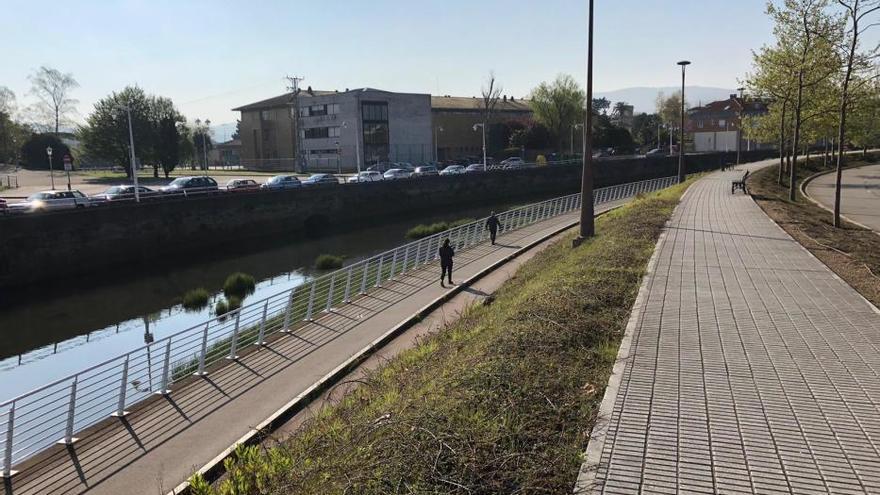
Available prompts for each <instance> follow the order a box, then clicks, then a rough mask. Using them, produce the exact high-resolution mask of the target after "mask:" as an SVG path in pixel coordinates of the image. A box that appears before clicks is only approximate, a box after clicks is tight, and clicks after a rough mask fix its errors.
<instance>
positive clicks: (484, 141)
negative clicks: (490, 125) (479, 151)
mask: <svg viewBox="0 0 880 495" xmlns="http://www.w3.org/2000/svg"><path fill="white" fill-rule="evenodd" d="M478 127H480V128H482V129H483V170H485V169H486V124H484V123H479V124H474V132H476V130H477V128H478Z"/></svg>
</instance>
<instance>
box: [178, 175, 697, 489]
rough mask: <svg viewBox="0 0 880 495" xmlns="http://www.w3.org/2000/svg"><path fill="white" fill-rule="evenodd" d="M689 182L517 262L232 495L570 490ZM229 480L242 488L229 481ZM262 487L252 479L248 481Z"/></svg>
mask: <svg viewBox="0 0 880 495" xmlns="http://www.w3.org/2000/svg"><path fill="white" fill-rule="evenodd" d="M684 188H685V186H675V187H673V188H671V189H668V190H666V191H663V192H661V193H659V194H652V195H647V196H646V197H644V198H641V199H639V200H637V201H635V202H634V203H632V204H630V205H628V206H625V207H623V208H621V209H618V210H616V211H614V212H612V213H609V214H608V215H605V216H603V217H602V218H600V219H599V220H598V222H597V236H596V237H595V238H593V239H591V240H590V241H588V242H586V243H584V244H583V245H581V246H580V247H579V248H577V249H572V248H571V247H570V246H571V243H570V241H571V237H569V238H566V239H564V240H562V241H560V242H558V243H556V244H554V245H553V246H551V247H550V248H548V249H547V250H545V251H543V252H542V253H540V254H538V255H537V256H535V257H534V258H533V259H532V260H530V261H529V262H527V263H526V264H524V265H523V266H522V267H521V268H520V269H519V271H518V272H517V274H516V276H515V277H514V278H512V279H511V280H509V281H508V282H507V283H506V284H505V285H504V286H503V287H502V288H501V289H500V290H499V291H498V292H497V293H496V294H495V299H494V302H493V303H492V304H491V305H489V306H474V307H471V308H469V309H468V310H467V311H466V312H465V313H464V314H463V315H462V316H461V318H460V319H459V320H457V321H456V322H454V323H452V324H451V325H450V326H449V327H448V328H446V329H444V330H443V331H441V332H439V333H437V334H435V335H433V336H430V337H428V338H426V339H425V340H423V341H421V342H420V343H419V344H418V345H417V346H415V347H414V348H411V349H409V350H407V351H404V352H402V353H401V354H399V355H398V356H397V357H395V358H394V359H392V360H391V361H390V362H389V363H388V364H386V365H385V366H383V367H381V368H379V369H376V370H374V371H371V372H369V374H368V376H366V377H365V378H364V379H363V382H362V384H361V386H359V387H358V388H357V389H355V390H354V391H353V392H351V393H350V394H348V395H347V396H345V397H344V398H342V399H341V401H340V402H339V403H338V404H336V405H333V406H329V407H327V408H325V409H323V410H321V411H320V412H318V413H317V414H316V416H314V417H313V418H312V419H310V420H308V421H307V422H306V423H305V424H304V425H303V427H302V428H301V429H299V430H298V431H297V432H296V433H295V434H294V435H293V436H292V437H291V438H289V439H288V440H287V441H285V442H282V443H281V444H279V445H278V446H277V447H273V448H269V449H268V450H267V451H266V452H265V453H262V452H261V451H260V449H259V448H257V447H254V448H250V449H244V448H243V449H240V450H239V452H238V460H230V461H227V465H226V467H227V471H228V476H227V478H226V479H225V480H224V481H222V482H220V483H219V485H218V486H217V487H213V488H212V487H210V486H208V485H207V484H205V483H204V482H203V480H200V479H196V480H194V484H193V491H194V493H196V494H197V495H209V494H227V493H267V494H269V493H271V494H287V493H315V494H318V493H321V494H323V493H361V494H372V493H376V494H378V493H431V494H437V493H462V494H463V493H486V494H488V493H567V492H570V491H571V489H572V486H573V483H574V480H575V478H576V476H577V472H578V468H579V466H580V464H581V461H582V459H581V454H582V452H583V450H584V447H585V444H586V440H587V436H588V433H589V432H590V430H591V428H592V425H593V422H594V419H595V415H596V412H597V409H598V406H599V402H600V401H601V397H602V390H603V389H604V387H605V384H606V383H607V380H608V376H609V373H610V371H611V367H612V366H613V362H614V359H615V356H616V352H617V347H618V344H619V341H620V338H621V336H622V334H623V331H624V327H625V325H626V321H627V319H628V318H629V314H630V310H631V307H632V304H633V302H634V299H635V296H636V293H637V292H638V288H639V285H640V283H641V279H642V276H643V274H644V270H645V267H646V265H647V262H648V260H649V258H650V256H651V254H652V252H653V249H654V245H655V243H656V240H657V238H658V236H659V234H660V232H661V230H662V227H663V225H664V223H665V222H666V220H667V219H668V218H669V217H670V215H671V213H672V210H673V208H674V207H675V205H676V204H677V203H678V200H679V198H680V195H681V193H682V192H683V191H684ZM233 486H235V487H237V489H236V490H237V491H236V490H233ZM257 487H259V488H257Z"/></svg>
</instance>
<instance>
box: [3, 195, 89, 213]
mask: <svg viewBox="0 0 880 495" xmlns="http://www.w3.org/2000/svg"><path fill="white" fill-rule="evenodd" d="M91 205H92V203H91V200H89V198H88V197H87V196H86V195H85V194H83V193H81V192H79V191H76V190H73V191H54V190H53V191H40V192H38V193H34V194H31V195H30V196H28V197H27V199H26V200H25V201H22V202H20V203H12V204H10V205H9V213H29V212H34V211H54V210H72V209H75V208H86V207H88V206H91Z"/></svg>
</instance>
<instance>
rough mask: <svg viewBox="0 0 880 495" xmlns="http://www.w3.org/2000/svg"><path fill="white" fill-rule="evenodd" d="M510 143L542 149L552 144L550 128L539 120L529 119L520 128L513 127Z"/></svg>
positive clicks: (521, 146)
mask: <svg viewBox="0 0 880 495" xmlns="http://www.w3.org/2000/svg"><path fill="white" fill-rule="evenodd" d="M510 145H511V146H514V147H517V148H528V149H533V150H543V149H547V148H549V147H550V146H552V145H553V136H552V135H551V133H550V130H549V129H547V127H545V126H544V125H543V124H541V123H540V122H535V121H529V122H528V123H527V124H526V125H525V126H523V127H522V128H517V129H514V130H513V132H511V133H510Z"/></svg>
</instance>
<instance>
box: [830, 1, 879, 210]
mask: <svg viewBox="0 0 880 495" xmlns="http://www.w3.org/2000/svg"><path fill="white" fill-rule="evenodd" d="M837 3H838V4H839V5H840V6H841V7H843V10H844V15H845V18H846V23H847V27H848V31H847V32H846V33H845V35H844V39H845V40H847V41H848V43H847V45H848V46H847V48H846V53H845V54H844V56H845V60H846V69H845V71H844V76H843V84H842V88H841V93H840V112H839V114H838V115H839V127H838V129H839V130H838V133H837V142H838V143H839V146H840V151H841V152H840V153H838V154H837V171H836V179H835V182H834V226H835V227H840V183H841V177H842V174H843V143H845V142H846V117H847V105H848V104H849V98H850V88H849V86H850V83H851V82H852V80H853V75H854V73H857V72H860V71H863V70H864V69H865V68H870V67H871V64H870V63H869V59H870V57H871V56H873V55H874V54H873V53H869V54H862V53H859V51H858V50H859V41H860V39H861V36H862V35H863V34H864V32H865V31H866V30H868V29H869V28H871V27H873V26H874V25H875V24H874V23H868V26H867V27H865V26H864V24H863V21H864V20H865V18H866V17H867V16H869V15H871V14H873V13H874V12H877V11H878V10H880V0H837ZM860 26H862V27H860ZM875 51H876V50H875Z"/></svg>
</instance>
